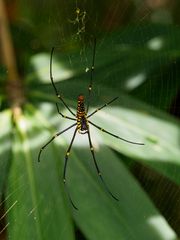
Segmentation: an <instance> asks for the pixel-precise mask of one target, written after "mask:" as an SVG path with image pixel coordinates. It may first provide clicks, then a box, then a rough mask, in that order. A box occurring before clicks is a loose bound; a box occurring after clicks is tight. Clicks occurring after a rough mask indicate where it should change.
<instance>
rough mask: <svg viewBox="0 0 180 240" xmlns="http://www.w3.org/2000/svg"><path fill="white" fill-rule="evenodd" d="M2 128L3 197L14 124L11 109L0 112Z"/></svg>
mask: <svg viewBox="0 0 180 240" xmlns="http://www.w3.org/2000/svg"><path fill="white" fill-rule="evenodd" d="M0 129H1V130H0V131H1V133H0V197H2V193H3V189H4V187H5V182H6V180H7V177H8V167H9V164H10V156H11V143H12V142H11V134H12V126H11V114H10V111H3V112H1V113H0Z"/></svg>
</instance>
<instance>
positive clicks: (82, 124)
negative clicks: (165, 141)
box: [38, 39, 144, 210]
mask: <svg viewBox="0 0 180 240" xmlns="http://www.w3.org/2000/svg"><path fill="white" fill-rule="evenodd" d="M53 52H54V47H53V48H52V50H51V55H50V79H51V83H52V86H53V88H54V91H55V93H56V96H57V98H58V99H59V100H60V101H61V102H62V103H63V105H64V107H65V108H66V109H67V110H68V111H69V112H70V113H71V115H73V117H69V116H65V115H64V114H62V113H61V112H60V109H59V107H58V104H57V103H56V108H57V112H58V113H59V114H60V116H61V117H63V118H66V119H69V120H72V121H75V123H74V124H72V125H71V126H69V127H68V128H66V129H64V130H63V131H60V132H58V133H56V134H55V135H54V136H53V137H52V138H51V139H50V140H49V141H48V142H47V143H46V144H44V145H43V146H42V148H41V149H40V151H39V155H38V162H40V157H41V153H42V151H43V149H44V148H46V147H47V146H48V145H49V144H50V143H51V142H52V141H53V140H54V139H55V138H56V137H58V136H60V135H61V134H63V133H64V132H66V131H68V130H69V129H71V128H73V127H75V130H74V134H73V137H72V139H71V142H70V145H69V147H68V149H67V152H66V155H65V163H64V171H63V182H64V186H65V190H66V193H67V195H68V198H69V200H70V202H71V204H72V206H73V207H74V208H75V209H76V210H78V208H77V207H76V205H75V204H74V203H73V201H72V198H71V196H70V194H69V192H68V189H67V187H66V168H67V162H68V158H69V155H70V151H71V147H72V145H73V142H74V139H75V136H76V134H77V133H79V134H87V135H88V140H89V147H90V151H91V154H92V158H93V161H94V165H95V168H96V170H97V173H98V175H99V177H100V180H101V181H102V184H103V186H104V188H105V190H106V191H107V193H109V194H110V195H111V197H112V198H114V199H115V200H116V201H118V198H117V197H115V196H114V195H113V194H112V192H111V191H110V190H109V188H108V186H107V185H106V183H105V181H104V179H103V177H102V174H101V171H100V169H99V167H98V164H97V161H96V157H95V152H94V148H93V144H92V140H91V135H90V125H92V126H94V127H95V128H97V129H98V130H100V131H102V132H104V133H107V134H109V135H111V136H112V137H115V138H118V139H120V140H122V141H125V142H127V143H131V144H137V145H144V143H139V142H133V141H129V140H127V139H124V138H122V137H119V136H117V135H115V134H113V133H111V132H109V131H107V130H105V129H103V128H101V127H100V126H98V125H96V124H95V123H93V122H91V121H90V120H89V118H90V117H92V116H93V115H94V114H95V113H97V112H98V111H100V110H101V109H103V108H105V107H106V106H108V105H109V104H111V103H112V102H114V101H115V100H117V99H118V97H115V98H113V99H112V100H111V101H109V102H107V103H105V104H104V105H102V106H101V107H99V108H97V109H96V110H94V111H93V112H92V113H90V114H88V110H89V104H90V96H91V91H92V85H93V73H94V62H95V53H96V39H94V47H93V55H92V65H91V69H90V83H89V87H88V97H87V105H86V107H85V97H84V95H83V94H80V95H79V96H78V98H77V112H76V114H75V113H74V112H73V111H72V110H71V109H70V108H69V107H68V105H67V104H66V103H65V101H64V100H63V98H62V96H61V95H60V94H59V93H58V90H57V88H56V86H55V83H54V80H53V74H52V58H53Z"/></svg>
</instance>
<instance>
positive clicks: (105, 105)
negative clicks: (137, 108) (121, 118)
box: [87, 97, 118, 118]
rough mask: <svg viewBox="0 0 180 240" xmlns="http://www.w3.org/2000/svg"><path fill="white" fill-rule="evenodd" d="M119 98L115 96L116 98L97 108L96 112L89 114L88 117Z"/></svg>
mask: <svg viewBox="0 0 180 240" xmlns="http://www.w3.org/2000/svg"><path fill="white" fill-rule="evenodd" d="M117 99H118V97H115V98H113V99H112V100H111V101H109V102H107V103H105V104H104V105H103V106H102V107H100V108H97V109H96V110H95V111H94V112H92V113H91V114H89V115H88V116H87V118H89V117H91V116H92V115H94V114H95V113H97V112H98V111H99V110H101V109H102V108H104V107H106V106H107V105H109V104H111V103H112V102H114V101H115V100H117Z"/></svg>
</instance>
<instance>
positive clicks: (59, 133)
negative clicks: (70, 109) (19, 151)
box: [38, 123, 76, 162]
mask: <svg viewBox="0 0 180 240" xmlns="http://www.w3.org/2000/svg"><path fill="white" fill-rule="evenodd" d="M74 126H76V123H74V124H73V125H71V126H70V127H68V128H66V129H64V130H63V131H61V132H58V133H56V134H55V135H54V136H53V137H52V138H51V139H50V140H49V141H48V142H47V143H46V144H45V145H43V146H42V148H41V149H40V151H39V154H38V162H40V157H41V153H42V151H43V149H44V148H45V147H47V146H48V145H49V143H51V142H52V141H53V140H54V139H55V138H56V137H58V136H59V135H61V134H62V133H64V132H66V131H67V130H69V129H70V128H72V127H74Z"/></svg>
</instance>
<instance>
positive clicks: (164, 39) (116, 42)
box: [28, 24, 180, 109]
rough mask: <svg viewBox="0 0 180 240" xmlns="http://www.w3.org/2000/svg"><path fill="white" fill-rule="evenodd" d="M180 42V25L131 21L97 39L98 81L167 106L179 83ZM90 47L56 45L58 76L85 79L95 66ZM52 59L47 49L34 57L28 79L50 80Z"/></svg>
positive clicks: (54, 63)
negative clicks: (74, 49) (64, 49)
mask: <svg viewBox="0 0 180 240" xmlns="http://www.w3.org/2000/svg"><path fill="white" fill-rule="evenodd" d="M172 36H173V38H172ZM179 41H180V34H179V29H178V28H177V27H175V26H172V25H157V24H146V25H138V26H130V27H128V28H124V29H121V30H120V31H117V32H115V33H112V34H109V35H108V36H107V37H106V38H105V39H104V41H97V48H96V57H95V73H94V82H95V83H96V84H98V85H103V86H105V85H106V86H108V87H110V88H113V89H119V90H121V91H122V90H123V91H125V92H130V93H131V94H132V95H135V96H137V97H138V98H139V99H142V100H143V101H146V102H148V103H150V104H153V105H155V106H156V107H158V108H161V109H168V108H169V107H170V104H171V102H172V100H173V99H174V97H175V96H176V94H177V91H178V88H179V86H180V81H179V70H178V69H179V61H178V59H179V57H180V55H179V50H178V44H177V43H178V42H179ZM107 46H108V47H107ZM92 49H93V46H91V47H89V49H86V50H82V51H80V54H79V53H78V52H76V53H72V54H70V53H69V54H68V53H66V54H64V53H62V52H60V53H59V50H58V49H57V51H55V54H54V58H53V60H54V61H53V73H54V74H53V75H54V78H55V79H56V80H59V81H64V80H67V79H71V81H72V82H77V81H78V80H79V79H81V80H83V81H87V79H89V77H90V73H89V72H87V73H86V74H85V70H87V69H90V67H91V64H92ZM57 53H58V54H57ZM58 55H59V57H58ZM49 58H50V53H48V54H47V53H46V54H39V55H36V56H34V57H33V58H32V59H31V66H32V67H33V68H34V69H35V70H36V71H35V74H34V73H33V72H32V73H31V74H30V75H29V76H28V81H30V82H31V81H32V83H33V84H35V85H37V83H38V82H37V76H38V79H39V81H42V82H49V80H50V78H49ZM37 69H38V70H37ZM152 89H153V91H152Z"/></svg>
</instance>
